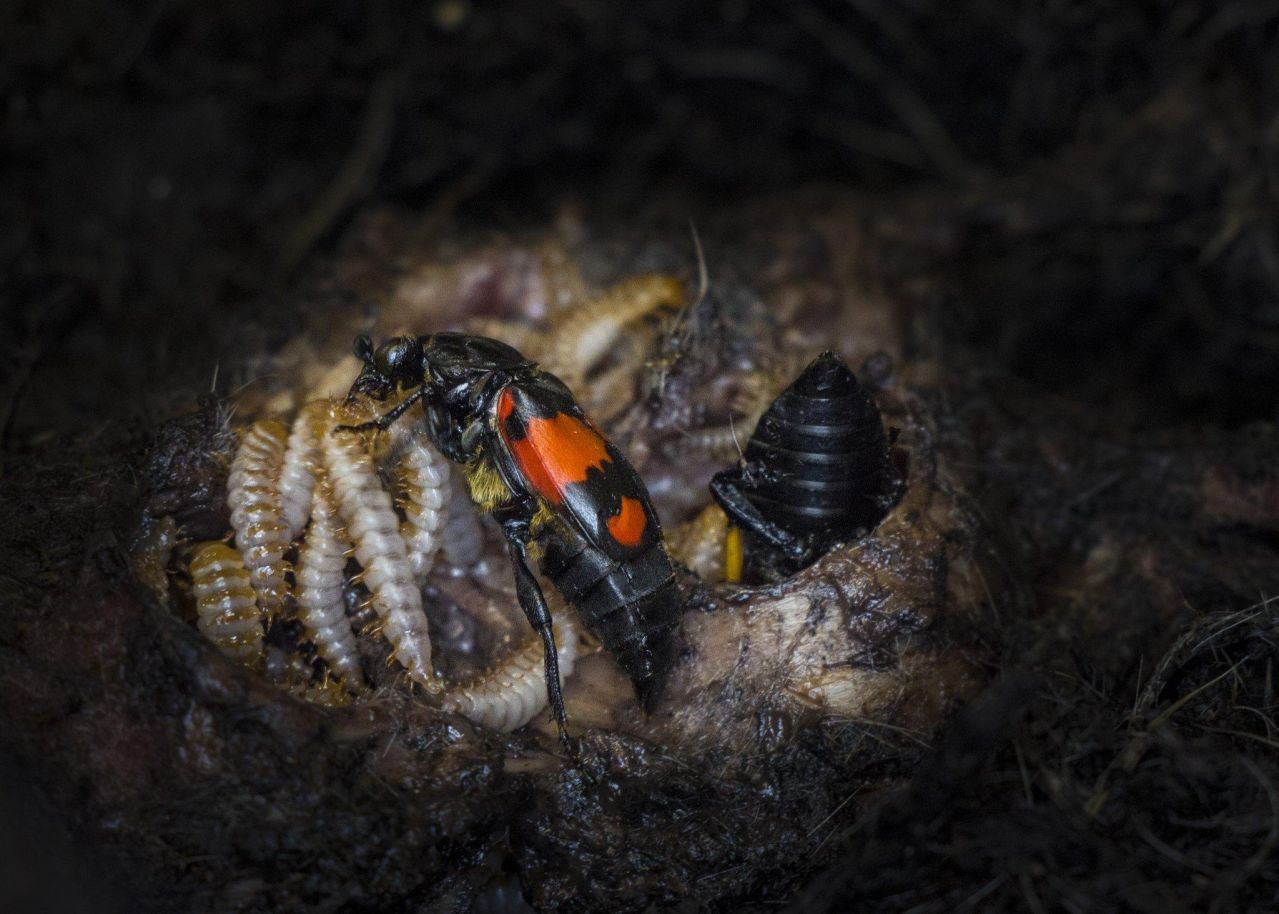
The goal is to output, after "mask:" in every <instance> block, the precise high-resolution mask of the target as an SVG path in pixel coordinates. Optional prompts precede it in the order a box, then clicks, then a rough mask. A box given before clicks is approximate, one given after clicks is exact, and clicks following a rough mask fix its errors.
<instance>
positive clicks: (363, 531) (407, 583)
mask: <svg viewBox="0 0 1279 914" xmlns="http://www.w3.org/2000/svg"><path fill="white" fill-rule="evenodd" d="M321 448H322V450H323V452H324V462H325V466H326V467H327V469H328V473H329V479H330V481H331V483H332V486H333V493H334V496H335V498H336V501H337V506H338V512H339V514H340V515H341V517H342V520H343V521H344V522H345V524H346V526H347V532H348V534H349V535H350V537H351V541H352V542H353V543H354V544H355V556H356V558H357V559H358V560H359V562H360V565H361V566H362V567H363V569H364V571H363V577H364V584H365V586H366V587H368V589H369V594H370V603H371V605H372V606H373V609H374V611H375V612H377V614H378V616H379V617H380V618H381V619H382V624H383V627H382V634H383V635H384V636H385V637H386V639H387V640H388V641H390V643H391V649H392V652H393V654H394V655H395V659H396V660H397V661H398V662H399V663H400V665H401V666H403V667H404V668H405V669H406V670H407V671H408V674H409V676H410V677H411V678H412V679H413V680H414V681H415V682H418V683H420V684H421V685H423V686H424V687H426V688H427V689H428V690H429V691H431V692H435V691H438V690H439V688H440V681H439V680H438V679H437V678H436V676H435V673H434V671H433V669H432V667H431V637H430V634H429V633H428V630H427V622H426V614H425V613H424V612H423V611H422V594H421V592H420V591H419V590H418V587H417V584H416V582H415V581H414V580H413V569H412V567H411V566H410V565H409V559H408V551H407V548H406V547H405V545H404V538H403V537H402V536H401V535H400V530H399V518H398V517H397V516H396V514H395V509H394V507H393V506H392V504H391V496H390V495H388V494H387V493H386V492H385V491H383V490H382V485H381V481H380V480H379V479H378V475H377V470H376V468H375V467H374V465H373V458H372V457H371V456H369V454H368V453H367V451H366V450H365V448H364V443H363V441H362V440H361V438H360V436H359V435H358V434H356V433H354V432H336V433H329V434H326V435H324V436H323V441H322V442H321Z"/></svg>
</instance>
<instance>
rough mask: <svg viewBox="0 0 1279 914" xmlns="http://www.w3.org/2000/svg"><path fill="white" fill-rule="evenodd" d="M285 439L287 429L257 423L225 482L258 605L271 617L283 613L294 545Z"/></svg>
mask: <svg viewBox="0 0 1279 914" xmlns="http://www.w3.org/2000/svg"><path fill="white" fill-rule="evenodd" d="M286 437H287V432H286V431H285V428H284V426H283V425H281V424H280V423H279V422H276V421H275V420H274V419H265V420H262V421H259V422H255V423H253V425H252V426H250V427H249V430H248V431H247V432H245V433H244V437H243V440H242V441H241V442H240V447H239V449H238V450H237V451H236V452H235V457H234V459H233V460H232V461H231V474H230V476H229V477H228V478H227V506H228V507H229V508H230V509H231V526H232V527H233V528H234V529H235V545H236V548H238V549H239V550H240V554H241V555H242V556H243V557H244V565H245V567H246V568H248V570H249V580H250V581H251V582H252V585H253V590H254V591H255V592H256V593H257V596H258V604H259V605H260V606H261V608H262V609H263V611H265V612H267V613H278V612H280V611H281V609H283V607H284V595H285V590H286V585H285V579H284V576H285V572H286V571H287V563H286V562H285V559H284V553H285V551H287V550H288V548H289V543H290V541H291V540H292V536H290V535H289V529H288V526H287V525H286V524H285V522H284V515H283V506H282V499H281V496H280V469H281V466H282V464H283V461H284V448H285V440H286Z"/></svg>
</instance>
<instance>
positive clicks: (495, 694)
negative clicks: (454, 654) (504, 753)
mask: <svg viewBox="0 0 1279 914" xmlns="http://www.w3.org/2000/svg"><path fill="white" fill-rule="evenodd" d="M554 628H555V644H556V656H557V657H558V658H559V665H560V675H561V676H562V677H563V678H565V679H567V678H568V677H569V676H570V675H572V673H573V665H574V662H575V661H576V659H577V631H576V630H575V629H574V628H573V626H572V625H571V624H568V623H563V624H561V623H560V622H558V621H557V622H556V623H554ZM544 669H545V655H544V654H543V652H542V642H541V639H539V638H528V639H526V640H525V641H524V643H523V644H521V645H520V647H519V648H517V649H516V650H515V651H514V652H513V653H512V654H510V655H509V656H508V657H506V658H504V659H503V660H502V661H501V662H500V663H499V664H498V665H497V666H496V667H494V668H493V669H492V670H491V671H489V672H488V673H486V674H484V675H483V676H481V677H479V678H478V679H476V680H474V681H472V682H469V683H464V684H460V685H457V686H453V687H451V688H449V690H448V691H447V692H446V693H445V694H444V695H443V696H442V701H441V705H442V707H443V708H444V709H445V710H446V711H453V712H455V713H457V714H461V715H462V716H463V717H466V718H467V719H468V720H471V721H473V722H474V723H477V724H479V725H480V726H483V727H489V728H491V729H494V730H501V731H503V732H510V731H511V730H516V729H519V728H520V727H522V726H524V725H525V724H526V723H528V722H529V721H530V720H532V719H533V718H534V717H535V716H536V715H537V714H538V712H540V711H542V710H544V709H545V708H546V703H547V699H546V680H545V678H544V676H543V671H544Z"/></svg>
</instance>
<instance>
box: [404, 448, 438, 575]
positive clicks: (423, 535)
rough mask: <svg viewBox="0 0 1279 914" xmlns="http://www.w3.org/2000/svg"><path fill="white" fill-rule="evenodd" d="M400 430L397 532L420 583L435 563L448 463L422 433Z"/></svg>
mask: <svg viewBox="0 0 1279 914" xmlns="http://www.w3.org/2000/svg"><path fill="white" fill-rule="evenodd" d="M400 428H407V429H409V430H408V431H406V432H402V433H400V434H401V437H402V438H403V439H406V440H404V441H403V442H402V443H401V447H402V453H401V456H400V461H399V469H398V473H397V476H398V477H399V490H400V493H401V500H402V503H403V505H404V516H405V518H406V520H405V521H404V523H403V524H401V525H400V533H401V535H403V537H404V543H405V546H406V547H407V548H408V554H409V564H410V565H412V566H413V576H414V579H415V580H416V581H417V582H418V583H419V584H423V583H425V582H426V579H427V577H428V576H429V575H430V573H431V567H432V566H433V565H434V564H435V554H436V553H437V552H438V551H439V549H440V546H441V540H442V534H443V528H444V524H445V521H446V519H447V517H448V507H449V505H448V498H449V494H450V491H451V489H450V486H449V465H448V461H447V460H445V459H444V457H443V456H442V455H441V454H440V452H439V451H437V450H436V449H435V448H434V447H432V446H431V443H430V442H429V441H427V440H426V437H425V435H424V434H422V433H421V432H419V431H418V430H417V429H416V428H414V427H411V426H400Z"/></svg>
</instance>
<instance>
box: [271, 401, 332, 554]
mask: <svg viewBox="0 0 1279 914" xmlns="http://www.w3.org/2000/svg"><path fill="white" fill-rule="evenodd" d="M329 406H330V404H329V401H328V400H312V401H311V402H310V403H307V404H306V405H304V406H303V407H302V409H301V410H300V411H299V412H298V415H297V418H296V419H294V420H293V428H292V429H291V430H290V431H289V443H288V446H287V448H286V449H285V451H284V466H283V468H282V469H281V470H280V501H281V505H282V508H283V511H284V520H285V523H287V524H288V526H289V538H290V539H292V538H294V537H296V536H297V535H298V534H299V533H301V532H302V528H303V527H305V526H306V518H307V512H308V511H309V510H310V508H311V491H312V490H313V489H314V488H315V474H316V471H317V470H318V469H319V464H320V436H321V435H322V434H324V433H325V432H326V431H327V430H328V425H329V424H328V423H327V422H326V421H325V418H326V417H327V416H328V413H329Z"/></svg>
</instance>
